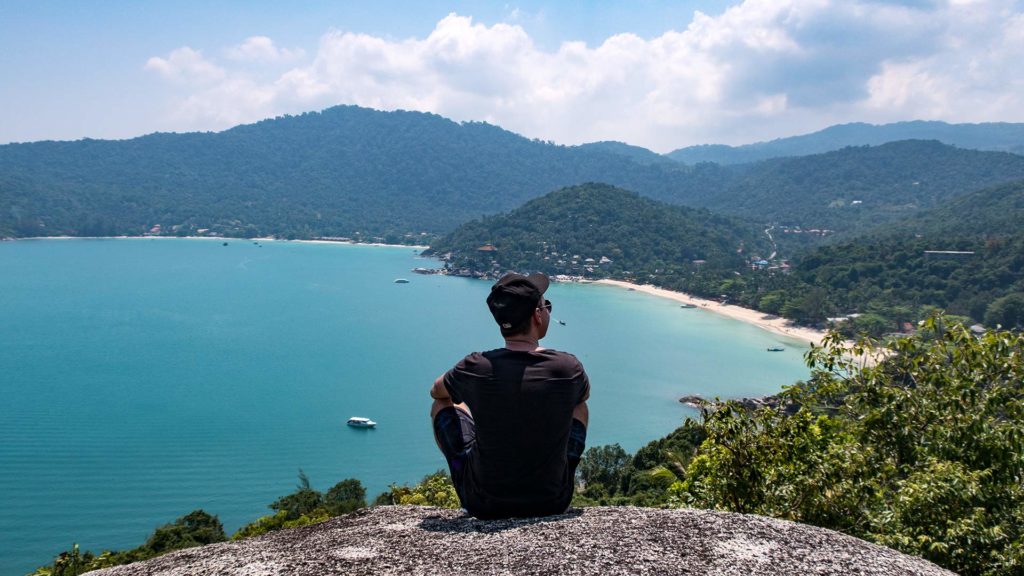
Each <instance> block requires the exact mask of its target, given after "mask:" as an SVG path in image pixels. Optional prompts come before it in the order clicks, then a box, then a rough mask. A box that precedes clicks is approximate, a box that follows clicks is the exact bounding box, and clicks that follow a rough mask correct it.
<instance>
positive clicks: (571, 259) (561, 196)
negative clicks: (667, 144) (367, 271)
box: [431, 184, 771, 283]
mask: <svg viewBox="0 0 1024 576" xmlns="http://www.w3.org/2000/svg"><path fill="white" fill-rule="evenodd" d="M431 248H432V249H433V250H434V252H435V253H436V254H438V255H441V256H443V257H445V259H446V260H447V261H448V265H449V267H450V268H452V269H454V270H456V271H457V270H459V269H462V270H463V271H464V272H467V271H468V272H481V273H493V274H495V275H496V274H500V273H503V272H505V271H508V270H520V271H542V272H546V273H548V274H569V275H586V276H588V277H616V278H623V277H626V278H629V277H633V278H639V279H642V280H644V281H651V280H652V279H654V280H658V281H659V282H661V283H664V282H667V281H670V280H671V279H673V278H677V277H686V278H690V277H691V276H692V274H693V273H694V272H702V271H709V272H710V271H713V272H714V273H715V274H716V275H719V274H721V273H722V272H723V271H724V272H725V273H728V274H731V271H732V270H738V269H743V268H746V260H747V259H748V258H750V257H752V256H754V255H764V256H767V255H768V252H770V250H771V248H770V246H769V245H768V243H767V237H766V236H765V235H764V233H763V231H761V230H760V229H759V228H758V227H757V226H755V225H753V224H751V223H747V222H743V221H739V220H736V219H734V218H729V217H724V216H717V215H714V214H712V213H710V212H708V211H706V210H698V209H693V208H685V207H682V206H671V205H668V204H664V203H662V202H658V201H655V200H651V199H648V198H644V197H641V196H639V195H638V194H636V193H633V192H628V191H625V190H621V189H619V188H615V187H612V186H608V185H605V184H585V185H581V186H573V187H570V188H565V189H562V190H558V191H555V192H552V193H550V194H548V195H546V196H543V197H541V198H538V199H535V200H532V201H530V202H528V203H527V204H526V205H524V206H522V207H521V208H518V209H516V210H514V211H512V212H510V213H507V214H500V215H494V216H485V217H484V218H482V219H480V220H474V221H472V222H469V223H467V224H464V225H463V226H461V227H459V228H458V229H457V230H455V231H454V232H452V233H451V234H449V235H448V236H446V237H445V238H443V239H441V240H440V241H438V242H436V243H435V244H434V245H432V246H431ZM695 260H698V261H703V262H702V263H697V264H695V263H694V261H695ZM716 277H717V276H716Z"/></svg>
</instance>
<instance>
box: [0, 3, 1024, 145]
mask: <svg viewBox="0 0 1024 576" xmlns="http://www.w3.org/2000/svg"><path fill="white" fill-rule="evenodd" d="M0 78H2V81H0V143H7V142H25V141H35V140H44V139H58V140H66V139H77V138H82V137H91V138H129V137H133V136H138V135H142V134H146V133H150V132H154V131H175V132H181V131H194V130H222V129H225V128H228V127H231V126H234V125H237V124H240V123H248V122H253V121H256V120H260V119H263V118H268V117H273V116H278V115H282V114H295V113H300V112H304V111H309V110H320V109H323V108H326V107H329V106H332V105H335V104H357V105H361V106H368V107H372V108H377V109H383V110H392V109H407V110H422V111H429V112H434V113H437V114H441V115H442V116H446V117H449V118H452V119H454V120H459V121H467V120H483V121H488V122H491V123H493V124H497V125H499V126H502V127H504V128H507V129H509V130H512V131H514V132H517V133H520V134H522V135H524V136H527V137H530V138H540V139H543V140H553V141H555V142H558V143H562V144H578V143H582V142H591V141H597V140H619V141H624V142H628V143H630V144H636V145H640V146H645V147H648V148H651V149H653V150H655V151H658V152H667V151H670V150H673V149H675V148H678V147H682V146H686V145H692V144H702V143H726V144H742V143H748V142H755V141H761V140H767V139H772V138H778V137H784V136H790V135H794V134H800V133H806V132H810V131H814V130H819V129H821V128H824V127H827V126H829V125H832V124H837V123H843V122H854V121H863V122H872V123H885V122H894V121H900V120H911V119H929V120H945V121H948V122H989V121H1007V122H1021V121H1024V0H942V1H940V0H934V1H933V0H917V1H913V0H910V1H887V0H746V1H724V0H722V1H718V0H712V1H704V2H693V1H677V2H668V1H645V0H638V1H633V2H615V1H604V2H596V1H595V2H582V1H578V2H509V3H492V2H475V1H474V2H436V1H432V0H426V1H419V2H385V1H382V2H372V3H371V2H360V3H356V2H330V1H326V0H321V1H314V2H294V3H286V2H268V1H262V0H260V1H255V0H254V1H249V2H216V1H210V0H208V1H205V2H199V1H192V0H185V1H175V2H147V1H144V0H138V1H133V2H128V1H121V0H107V1H104V2H85V1H77V2H75V1H56V0H4V1H3V2H2V3H0Z"/></svg>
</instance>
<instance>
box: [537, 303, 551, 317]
mask: <svg viewBox="0 0 1024 576" xmlns="http://www.w3.org/2000/svg"><path fill="white" fill-rule="evenodd" d="M541 308H544V309H545V310H547V311H548V314H551V300H545V301H544V303H543V304H541V305H540V306H537V309H538V310H540V309H541Z"/></svg>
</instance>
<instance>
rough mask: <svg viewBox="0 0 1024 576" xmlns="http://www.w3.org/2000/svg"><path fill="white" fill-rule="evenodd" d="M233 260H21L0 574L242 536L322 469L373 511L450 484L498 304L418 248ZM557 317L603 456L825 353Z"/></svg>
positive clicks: (201, 244)
mask: <svg viewBox="0 0 1024 576" xmlns="http://www.w3.org/2000/svg"><path fill="white" fill-rule="evenodd" d="M228 242H229V243H228V245H227V246H223V245H222V243H221V241H211V240H198V239H197V240H188V239H117V240H29V241H17V242H3V243H0V393H2V395H3V396H2V397H3V402H2V404H0V510H3V514H2V516H0V574H24V573H26V572H28V571H31V570H32V569H34V568H35V567H36V566H38V565H41V564H43V563H46V562H48V561H50V560H51V559H52V556H53V555H54V554H56V553H57V552H59V551H60V550H63V549H66V548H69V547H70V546H71V545H72V543H75V542H77V543H79V544H80V545H81V546H82V548H83V549H91V550H93V551H96V552H98V551H100V550H102V549H110V548H114V549H124V548H129V547H134V546H137V545H139V544H141V543H142V542H143V541H144V539H145V538H146V537H147V536H148V535H149V534H150V533H151V532H152V530H153V529H154V528H155V527H157V526H159V525H161V524H163V523H166V522H170V521H172V520H173V519H175V518H176V517H179V516H182V515H184V514H186V513H188V512H190V511H191V510H194V509H196V508H203V509H205V510H207V511H208V512H211V513H214V514H218V515H219V516H220V518H221V520H222V521H223V522H224V525H225V529H226V530H227V531H228V532H229V533H230V532H232V531H234V530H236V529H238V528H239V527H240V526H242V525H243V524H245V523H247V522H249V521H251V520H253V519H255V518H256V517H258V516H260V515H263V514H266V513H268V512H269V510H268V509H267V508H266V507H265V506H266V505H267V504H268V503H270V502H272V501H273V500H274V499H275V498H276V497H278V496H281V495H284V494H286V493H288V492H290V491H292V490H293V489H294V487H295V485H296V482H297V475H298V472H299V470H300V469H301V470H303V471H305V473H306V474H307V475H308V476H309V478H310V479H311V481H312V484H313V486H314V488H317V489H320V490H326V489H327V488H329V487H330V486H332V485H333V484H334V483H335V482H337V481H339V480H341V479H344V478H349V477H355V478H359V479H360V480H361V481H362V482H363V484H364V485H365V486H366V488H367V493H368V497H369V499H372V498H373V497H374V496H376V495H377V494H378V493H380V492H381V491H383V490H384V489H385V488H386V487H387V486H388V484H390V483H411V482H415V481H417V480H418V479H420V478H421V477H422V476H423V475H425V474H427V473H429V472H432V471H434V470H437V469H439V468H442V467H443V466H444V461H443V459H442V458H441V456H440V454H439V453H438V452H437V449H436V447H435V446H434V443H433V439H432V438H431V435H430V425H429V419H428V416H427V411H428V409H429V406H430V399H429V397H428V395H427V390H428V387H429V385H430V383H431V382H432V381H433V379H434V378H435V377H436V376H437V375H438V374H440V373H441V372H443V371H444V370H446V369H447V368H448V367H450V366H451V365H452V364H453V363H454V362H455V361H456V360H458V359H459V358H461V357H462V355H464V354H465V353H467V352H469V351H472V350H480V349H489V348H494V347H497V346H499V345H500V344H501V340H500V337H499V335H498V332H497V329H496V327H495V325H494V323H493V320H492V319H491V318H490V315H489V314H488V312H487V309H486V306H485V305H484V298H485V297H486V294H487V291H488V289H489V286H490V283H489V282H483V281H477V280H470V279H465V278H455V277H446V276H420V275H415V274H412V273H411V272H410V269H411V268H413V267H417V266H428V267H433V266H436V265H437V263H436V262H435V261H432V260H426V259H421V258H419V257H418V256H417V255H416V253H415V251H414V249H412V248H404V247H374V246H351V245H342V244H308V243H294V242H263V241H261V242H259V244H256V243H254V242H253V241H251V240H249V241H245V240H229V241H228ZM399 277H402V278H408V279H409V280H410V282H409V283H408V284H396V283H394V280H395V279H396V278H399ZM548 296H549V299H550V300H551V301H552V303H553V305H554V310H553V314H552V316H553V318H555V319H560V320H562V321H564V322H565V325H564V326H563V325H560V324H553V325H552V327H551V331H550V333H549V336H548V338H547V339H546V340H545V344H546V345H547V346H549V347H552V348H558V349H562V350H568V351H570V352H573V353H575V354H576V355H577V356H578V357H579V358H580V359H581V360H582V361H583V364H584V366H585V367H586V369H587V371H588V373H589V374H590V378H591V383H592V387H593V391H592V397H591V401H590V409H591V427H590V431H589V438H588V444H589V445H591V446H594V445H598V444H607V443H613V442H618V443H619V444H621V445H622V446H623V447H624V448H626V449H627V450H629V451H635V450H636V449H637V448H639V447H640V446H642V445H643V444H645V443H646V442H648V441H650V440H653V439H655V438H658V437H660V436H663V435H665V434H667V433H668V432H670V431H671V430H673V429H674V428H675V427H677V426H678V425H680V423H681V422H682V420H683V419H684V418H685V417H687V416H689V415H692V414H693V412H692V411H691V410H689V409H687V408H686V407H684V406H683V405H681V404H680V403H679V402H678V398H679V397H680V396H682V395H685V394H692V393H699V394H704V395H708V396H715V395H718V396H721V397H732V396H749V395H761V394H766V393H772V392H776V391H778V390H779V389H780V388H781V387H782V386H783V385H786V384H789V383H792V382H793V381H795V380H798V379H801V378H805V377H806V376H807V369H806V367H804V365H803V362H802V352H803V349H804V348H803V347H802V346H800V345H798V344H797V343H795V342H793V341H786V340H784V339H780V337H778V336H774V335H772V334H769V333H767V332H764V331H761V330H759V329H756V328H753V327H750V326H747V325H745V324H742V323H739V322H736V321H733V320H729V319H726V318H722V317H719V316H716V315H714V314H712V313H709V312H707V311H703V310H699V309H682V308H680V307H679V305H678V304H677V303H674V302H671V301H668V300H665V299H659V298H655V297H652V296H647V295H644V294H641V293H638V292H630V291H626V290H623V289H620V288H615V287H608V286H597V285H581V284H555V285H553V286H552V287H551V289H550V290H549V292H548ZM779 344H782V345H784V346H785V347H786V351H785V352H782V353H777V354H769V353H766V352H765V349H766V348H767V347H769V346H775V345H779ZM350 416H368V417H370V418H373V419H374V420H376V421H378V422H379V426H378V428H377V429H376V430H356V429H352V428H349V427H347V426H345V420H346V419H347V418H348V417H350Z"/></svg>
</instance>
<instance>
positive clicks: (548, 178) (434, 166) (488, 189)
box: [0, 106, 699, 239]
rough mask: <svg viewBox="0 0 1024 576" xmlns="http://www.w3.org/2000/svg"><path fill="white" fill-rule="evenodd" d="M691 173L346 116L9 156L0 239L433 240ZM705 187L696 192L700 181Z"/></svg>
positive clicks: (411, 120) (394, 119) (360, 114)
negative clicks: (570, 199)
mask: <svg viewBox="0 0 1024 576" xmlns="http://www.w3.org/2000/svg"><path fill="white" fill-rule="evenodd" d="M688 171H692V170H691V169H688V168H686V167H682V166H679V165H677V164H675V163H668V164H662V165H657V166H655V165H641V164H638V163H636V162H633V161H632V160H631V159H629V158H628V157H625V156H622V155H620V154H616V153H611V152H607V151H604V150H600V149H580V148H572V147H564V146H555V145H552V144H548V143H544V142H540V141H532V140H528V139H526V138H523V137H521V136H518V135H516V134H513V133H511V132H508V131H506V130H503V129H501V128H498V127H495V126H492V125H489V124H484V123H464V124H458V123H455V122H453V121H451V120H447V119H444V118H442V117H440V116H436V115H433V114H424V113H419V112H378V111H374V110H369V109H365V108H358V107H354V106H339V107H335V108H330V109H327V110H324V111H323V112H319V113H308V114H302V115H299V116H287V117H282V118H275V119H272V120H265V121H262V122H257V123H255V124H250V125H245V126H238V127H236V128H232V129H230V130H226V131H224V132H220V133H194V134H152V135H149V136H144V137H140V138H135V139H132V140H123V141H100V140H82V141H77V142H37V143H30V144H11V145H6V146H0V235H11V236H48V235H57V234H69V235H77V236H82V235H105V234H141V233H143V232H145V231H147V230H149V228H150V227H151V226H153V225H156V224H160V225H161V227H162V228H163V230H164V231H165V233H166V232H169V231H170V230H171V229H175V228H174V227H177V228H176V229H175V230H176V231H179V232H183V233H189V232H192V233H194V232H195V231H196V230H198V229H202V228H208V229H211V230H213V231H215V232H218V233H222V234H225V235H235V236H259V235H266V234H275V235H279V236H283V237H300V238H301V237H313V236H340V235H345V236H352V235H362V236H385V235H389V238H391V239H395V238H398V239H400V238H401V237H402V235H404V234H407V233H410V232H411V233H419V232H427V233H429V234H436V233H441V232H445V231H448V230H451V229H452V228H454V227H455V226H457V225H458V224H460V223H462V222H465V221H467V220H469V219H471V218H473V217H477V216H480V215H481V214H488V213H494V212H499V211H502V210H508V209H511V208H514V207H516V206H519V205H521V204H522V203H523V202H525V201H526V200H528V199H530V198H533V197H537V196H539V195H541V194H544V193H546V192H549V191H550V190H553V189H556V188H559V187H562V186H566V185H571V184H577V183H579V182H584V181H589V180H600V181H607V182H611V183H613V184H618V185H622V186H628V187H630V188H631V189H636V190H639V191H642V192H644V193H645V194H649V195H652V196H662V197H664V196H675V195H679V194H680V192H679V188H685V187H686V186H687V185H688V182H689V181H690V180H691V179H690V178H686V177H684V175H685V174H686V173H687V172H688ZM696 181H698V182H699V179H697V180H696Z"/></svg>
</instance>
